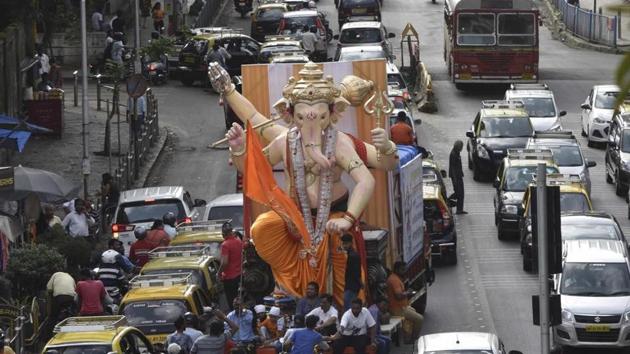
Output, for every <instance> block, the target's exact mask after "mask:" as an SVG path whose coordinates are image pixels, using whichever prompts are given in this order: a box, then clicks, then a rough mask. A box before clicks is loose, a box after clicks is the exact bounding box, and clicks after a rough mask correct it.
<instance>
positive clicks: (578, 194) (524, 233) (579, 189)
mask: <svg viewBox="0 0 630 354" xmlns="http://www.w3.org/2000/svg"><path fill="white" fill-rule="evenodd" d="M535 185H536V184H535V181H532V183H530V187H534V186H535ZM547 185H548V186H559V187H560V211H561V212H563V213H567V212H589V211H593V203H592V202H591V198H590V196H589V193H588V191H587V190H586V187H585V186H584V183H582V180H581V179H580V176H578V175H565V174H559V173H552V174H547ZM532 191H533V192H534V193H535V189H534V188H527V190H525V195H524V196H523V202H522V206H521V208H522V214H521V217H520V219H519V231H520V240H521V253H522V254H523V269H524V270H526V271H529V270H531V269H532V263H531V262H530V261H528V260H531V259H532V253H535V252H537V251H536V250H535V249H533V248H532V242H533V241H532V218H531V212H532V207H531V199H532V198H531V193H532Z"/></svg>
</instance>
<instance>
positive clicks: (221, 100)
mask: <svg viewBox="0 0 630 354" xmlns="http://www.w3.org/2000/svg"><path fill="white" fill-rule="evenodd" d="M219 106H221V107H223V96H221V97H220V98H219Z"/></svg>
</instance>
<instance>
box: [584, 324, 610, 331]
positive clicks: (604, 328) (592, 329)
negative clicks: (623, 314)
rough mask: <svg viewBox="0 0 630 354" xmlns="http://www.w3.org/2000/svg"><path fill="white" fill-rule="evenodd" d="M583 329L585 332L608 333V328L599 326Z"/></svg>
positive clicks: (587, 326)
mask: <svg viewBox="0 0 630 354" xmlns="http://www.w3.org/2000/svg"><path fill="white" fill-rule="evenodd" d="M585 329H586V331H587V332H610V326H608V325H601V324H593V325H586V328H585Z"/></svg>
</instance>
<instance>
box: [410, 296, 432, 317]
mask: <svg viewBox="0 0 630 354" xmlns="http://www.w3.org/2000/svg"><path fill="white" fill-rule="evenodd" d="M427 295H428V293H424V295H422V296H420V297H419V298H418V300H416V302H414V303H413V304H411V306H412V307H413V309H414V310H416V312H417V313H419V314H422V315H424V312H425V311H426V309H427Z"/></svg>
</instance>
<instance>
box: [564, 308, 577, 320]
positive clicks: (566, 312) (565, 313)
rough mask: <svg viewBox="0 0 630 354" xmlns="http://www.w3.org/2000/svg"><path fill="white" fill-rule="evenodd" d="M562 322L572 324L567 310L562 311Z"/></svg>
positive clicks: (571, 318) (570, 314)
mask: <svg viewBox="0 0 630 354" xmlns="http://www.w3.org/2000/svg"><path fill="white" fill-rule="evenodd" d="M562 320H563V321H567V322H574V321H575V320H574V318H573V314H572V313H571V311H569V310H562Z"/></svg>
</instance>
